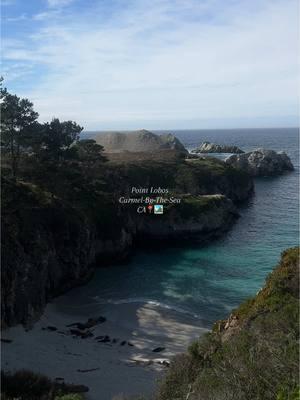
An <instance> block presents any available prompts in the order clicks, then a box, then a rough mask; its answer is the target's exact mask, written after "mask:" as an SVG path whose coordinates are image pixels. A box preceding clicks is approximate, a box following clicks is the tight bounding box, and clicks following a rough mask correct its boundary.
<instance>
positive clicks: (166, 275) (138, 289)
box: [81, 129, 299, 327]
mask: <svg viewBox="0 0 300 400" xmlns="http://www.w3.org/2000/svg"><path fill="white" fill-rule="evenodd" d="M172 133H175V135H176V136H177V137H179V138H180V139H181V140H182V142H183V143H184V144H185V145H186V146H187V147H188V148H192V147H195V146H196V145H198V144H199V143H200V142H201V141H202V140H206V141H216V142H217V143H224V144H225V143H226V144H234V145H237V146H239V147H241V148H242V149H244V150H251V149H254V148H257V147H265V148H269V149H274V150H284V151H286V152H287V153H288V155H289V156H290V157H291V159H292V161H293V163H294V166H295V171H294V172H291V173H287V174H284V175H282V176H280V177H274V178H260V179H256V180H255V195H254V196H253V197H252V198H251V199H250V201H249V202H248V203H247V204H244V205H243V206H242V207H241V208H240V210H239V211H240V214H241V218H240V219H239V220H238V221H237V223H236V224H235V225H234V227H233V229H232V230H231V231H230V232H229V233H228V234H226V235H225V236H224V237H223V238H222V239H220V240H217V241H214V242H212V243H211V244H210V245H208V246H205V247H192V246H191V247H185V248H166V249H164V250H160V251H159V252H153V251H152V252H150V251H149V252H147V251H137V252H136V254H135V255H134V256H133V257H132V259H131V261H130V262H129V264H126V265H117V266H115V267H110V268H107V269H104V270H103V269H101V270H98V271H97V273H96V275H95V278H94V279H93V280H92V281H91V282H90V283H89V284H88V285H87V286H85V287H84V288H82V289H81V290H82V291H83V292H84V295H85V296H87V297H88V298H89V299H93V301H97V302H99V303H106V302H108V303H109V302H112V303H122V302H124V303H126V302H140V301H145V300H146V301H151V302H154V303H157V304H160V305H161V306H163V307H170V308H173V309H177V310H178V311H182V312H185V313H188V314H192V315H195V316H197V317H198V318H199V319H200V320H201V321H202V323H203V325H204V326H207V327H210V326H211V324H212V323H213V322H214V321H215V320H216V319H219V318H223V317H225V316H226V315H228V313H229V312H230V310H232V308H234V307H236V306H237V305H238V304H239V303H240V302H241V301H242V300H244V299H245V298H247V297H249V296H251V295H254V294H255V293H256V292H257V291H258V290H259V289H260V288H261V286H262V285H263V282H264V280H265V277H266V276H267V274H268V273H269V272H270V271H271V270H272V268H273V267H274V266H275V265H276V263H277V262H278V260H279V257H280V253H281V251H282V250H284V249H285V248H288V247H291V246H295V245H297V244H298V229H299V219H298V189H299V187H298V178H299V155H298V131H297V129H276V130H274V129H272V130H266V129H261V130H249V129H247V130H226V131H220V130H216V131H173V132H172ZM83 292H82V294H83Z"/></svg>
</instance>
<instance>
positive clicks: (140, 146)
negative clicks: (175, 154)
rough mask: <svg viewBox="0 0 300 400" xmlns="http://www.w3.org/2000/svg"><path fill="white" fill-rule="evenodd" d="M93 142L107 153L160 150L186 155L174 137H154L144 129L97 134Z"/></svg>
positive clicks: (168, 135)
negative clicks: (175, 151) (174, 151)
mask: <svg viewBox="0 0 300 400" xmlns="http://www.w3.org/2000/svg"><path fill="white" fill-rule="evenodd" d="M95 140H96V142H97V143H98V144H100V145H101V146H103V147H104V149H105V151H106V152H109V153H114V152H116V153H119V152H123V151H129V152H153V151H161V150H177V151H179V152H183V153H187V150H186V149H185V147H184V146H183V144H182V143H181V142H180V141H179V140H178V139H177V138H176V137H175V136H174V135H171V134H166V135H156V134H154V133H152V132H150V131H147V130H145V129H142V130H140V131H133V132H128V133H125V132H110V133H103V134H98V135H97V136H96V137H95Z"/></svg>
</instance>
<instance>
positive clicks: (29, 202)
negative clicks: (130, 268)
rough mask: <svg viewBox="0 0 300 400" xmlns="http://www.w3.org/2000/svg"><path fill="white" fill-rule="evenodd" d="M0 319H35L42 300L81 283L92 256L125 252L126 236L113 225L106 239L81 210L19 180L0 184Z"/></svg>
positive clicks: (128, 238)
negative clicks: (36, 190) (0, 312)
mask: <svg viewBox="0 0 300 400" xmlns="http://www.w3.org/2000/svg"><path fill="white" fill-rule="evenodd" d="M2 190H3V198H4V199H5V203H4V204H3V205H2V207H3V211H2V242H3V245H2V280H1V285H2V292H1V293H2V294H1V296H2V322H3V326H4V327H5V326H9V325H13V324H16V323H20V322H21V323H26V322H27V321H30V320H31V319H33V318H35V317H36V316H37V315H38V314H39V313H40V312H41V311H42V310H43V308H44V307H45V305H46V303H47V301H49V300H50V299H51V298H52V297H53V296H55V295H58V294H60V293H62V292H64V291H66V290H67V289H70V288H72V287H73V286H75V285H77V284H79V283H82V282H84V281H85V280H86V279H88V278H89V277H90V276H91V274H92V272H93V264H94V263H95V260H96V255H99V254H101V255H102V257H103V259H106V258H107V259H111V260H114V259H118V258H123V257H125V256H126V254H127V253H126V252H127V250H128V248H129V246H130V245H131V242H132V237H131V235H130V234H129V233H127V232H126V231H125V230H124V229H119V228H118V227H116V229H115V231H114V235H115V236H114V237H108V238H107V239H106V240H105V239H103V238H101V237H100V233H97V228H96V226H95V225H93V224H91V223H90V222H89V221H88V220H87V219H86V218H85V217H84V216H83V215H82V213H80V212H78V211H77V210H76V209H74V208H71V207H68V206H67V205H65V204H64V203H63V202H61V201H59V200H58V199H52V198H51V197H48V195H47V194H45V193H43V194H41V193H36V192H35V190H34V188H32V187H29V186H27V185H24V184H17V185H16V184H14V183H12V182H8V181H4V183H3V185H2Z"/></svg>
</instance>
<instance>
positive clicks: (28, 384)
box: [1, 370, 88, 400]
mask: <svg viewBox="0 0 300 400" xmlns="http://www.w3.org/2000/svg"><path fill="white" fill-rule="evenodd" d="M87 391H88V388H87V387H86V386H83V385H70V384H66V383H65V382H57V381H52V380H51V379H49V378H48V377H46V376H44V375H42V374H36V373H33V372H31V371H26V370H20V371H17V372H15V373H13V374H10V373H4V372H3V371H2V372H1V398H2V399H3V400H16V399H18V400H84V394H83V393H85V392H87Z"/></svg>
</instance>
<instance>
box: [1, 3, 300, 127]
mask: <svg viewBox="0 0 300 400" xmlns="http://www.w3.org/2000/svg"><path fill="white" fill-rule="evenodd" d="M54 3H58V1H56V0H55V1H54V0H52V4H53V6H54ZM60 3H61V2H60ZM296 9H297V2H296V1H293V0H291V1H289V0H275V1H271V0H270V1H253V2H251V3H250V2H247V1H244V2H243V1H242V2H240V3H237V2H234V1H228V3H226V7H224V8H223V7H222V3H220V2H218V1H217V0H212V1H203V2H201V3H200V2H199V1H196V0H187V1H185V2H183V1H179V0H178V1H172V0H153V1H150V0H149V1H148V0H144V1H136V2H128V7H124V8H123V10H122V11H121V10H120V9H118V10H116V13H115V14H114V13H112V14H110V16H107V15H106V16H105V18H104V17H103V15H104V10H103V9H102V8H101V7H99V8H95V9H94V10H93V13H92V14H86V15H81V16H80V17H79V18H72V19H68V18H64V19H63V20H62V21H60V20H59V19H58V20H55V19H54V20H52V21H49V22H48V23H47V24H46V26H45V27H44V28H43V29H40V30H39V31H38V32H37V33H36V34H35V35H34V36H32V46H31V48H28V47H27V46H26V45H24V46H23V47H22V46H16V45H15V46H10V48H9V49H8V50H7V52H6V53H5V54H6V57H7V58H9V59H12V60H20V61H24V60H26V61H29V60H30V61H31V62H32V63H33V64H34V65H42V66H43V68H46V69H47V71H48V72H47V74H46V75H45V77H44V79H43V80H42V82H41V83H39V84H37V85H34V82H33V88H32V90H31V91H30V92H26V93H24V95H26V96H28V97H30V98H31V99H32V100H33V101H34V102H35V105H36V108H37V110H38V111H39V112H40V115H41V117H42V119H49V118H51V117H52V116H53V115H56V116H58V117H60V118H63V119H67V118H72V119H76V120H77V121H78V122H80V123H81V124H83V125H84V126H85V127H87V128H90V129H94V128H99V129H100V128H104V129H108V128H115V127H116V126H118V127H120V126H123V127H124V128H131V127H138V126H140V127H142V126H145V123H146V122H147V123H148V124H150V125H151V122H152V126H151V128H153V127H155V126H157V127H167V124H168V125H169V126H170V123H171V121H173V122H172V126H176V121H180V120H185V121H189V120H191V121H192V120H200V119H214V118H215V119H228V118H235V117H239V118H248V119H249V118H250V119H251V118H256V117H260V116H264V117H270V118H271V117H272V116H279V117H280V116H284V115H291V114H296V113H297V108H296V106H297V87H296V85H297V74H298V71H297V61H298V60H297V22H298V21H297V13H296ZM145 127H150V126H149V125H147V126H145Z"/></svg>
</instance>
